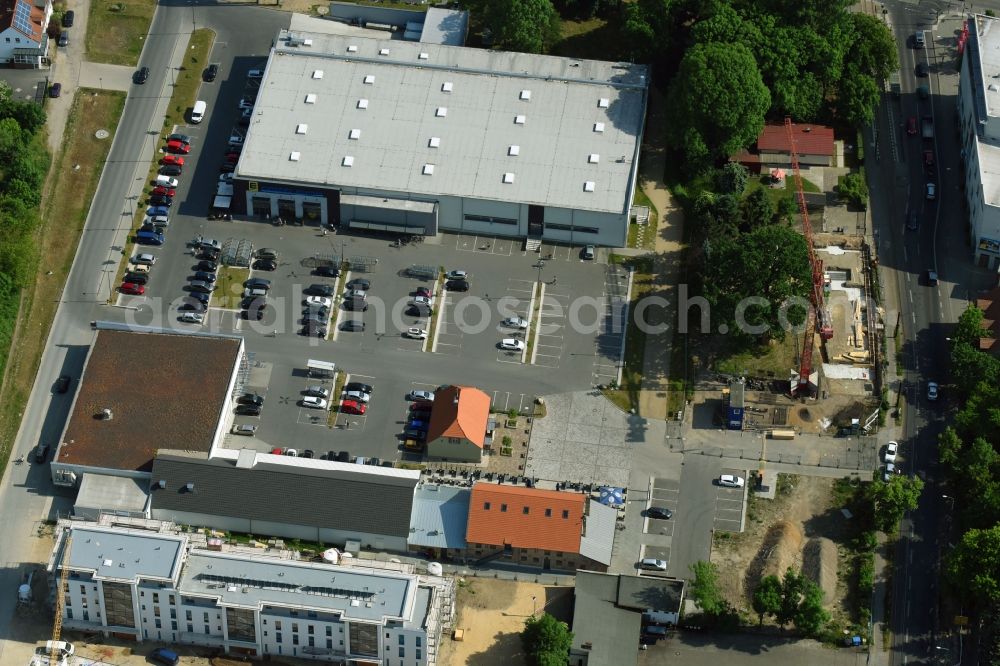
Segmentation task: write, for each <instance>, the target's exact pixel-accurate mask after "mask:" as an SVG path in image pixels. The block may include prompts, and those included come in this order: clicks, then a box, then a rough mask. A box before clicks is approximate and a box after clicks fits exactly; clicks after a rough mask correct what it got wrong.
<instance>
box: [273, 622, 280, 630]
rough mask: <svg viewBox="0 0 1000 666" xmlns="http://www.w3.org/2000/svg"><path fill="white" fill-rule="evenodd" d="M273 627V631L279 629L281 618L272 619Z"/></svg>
mask: <svg viewBox="0 0 1000 666" xmlns="http://www.w3.org/2000/svg"><path fill="white" fill-rule="evenodd" d="M274 629H275V631H281V620H275V621H274Z"/></svg>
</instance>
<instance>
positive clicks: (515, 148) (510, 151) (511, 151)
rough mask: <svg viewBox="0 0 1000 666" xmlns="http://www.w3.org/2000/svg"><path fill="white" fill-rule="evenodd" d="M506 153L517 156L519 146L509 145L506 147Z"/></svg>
mask: <svg viewBox="0 0 1000 666" xmlns="http://www.w3.org/2000/svg"><path fill="white" fill-rule="evenodd" d="M507 154H508V155H513V156H517V155H520V154H521V146H510V147H508V148H507Z"/></svg>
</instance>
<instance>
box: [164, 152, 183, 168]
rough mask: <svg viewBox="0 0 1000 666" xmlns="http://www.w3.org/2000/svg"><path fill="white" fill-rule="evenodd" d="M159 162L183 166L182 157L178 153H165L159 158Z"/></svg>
mask: <svg viewBox="0 0 1000 666" xmlns="http://www.w3.org/2000/svg"><path fill="white" fill-rule="evenodd" d="M160 164H164V165H166V164H176V165H177V166H179V167H182V166H184V158H183V157H180V156H178V155H172V154H167V155H164V156H163V157H161V158H160Z"/></svg>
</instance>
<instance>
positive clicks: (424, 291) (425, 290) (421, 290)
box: [413, 287, 434, 298]
mask: <svg viewBox="0 0 1000 666" xmlns="http://www.w3.org/2000/svg"><path fill="white" fill-rule="evenodd" d="M413 295H414V296H426V297H427V298H430V297H432V296H433V295H434V292H432V291H431V288H430V287H417V290H416V291H415V292H414V293H413Z"/></svg>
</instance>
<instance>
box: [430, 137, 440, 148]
mask: <svg viewBox="0 0 1000 666" xmlns="http://www.w3.org/2000/svg"><path fill="white" fill-rule="evenodd" d="M427 145H428V147H430V148H440V147H441V137H439V136H432V137H431V138H430V141H428V142H427Z"/></svg>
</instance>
